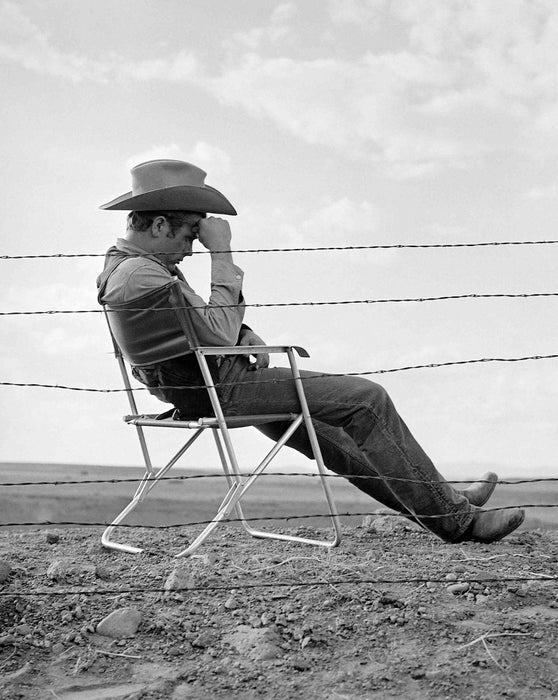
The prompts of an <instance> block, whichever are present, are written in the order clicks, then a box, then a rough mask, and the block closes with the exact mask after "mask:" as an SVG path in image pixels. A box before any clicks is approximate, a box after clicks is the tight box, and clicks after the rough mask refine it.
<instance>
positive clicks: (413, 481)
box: [0, 467, 558, 488]
mask: <svg viewBox="0 0 558 700" xmlns="http://www.w3.org/2000/svg"><path fill="white" fill-rule="evenodd" d="M124 468H126V467H124ZM238 476H240V477H241V478H249V477H251V476H253V472H240V473H239V475H238ZM262 476H263V477H284V476H286V477H307V478H312V479H318V478H321V477H322V476H323V477H325V478H327V479H346V478H347V476H344V475H343V474H323V475H322V474H319V473H318V472H263V473H262V474H260V475H259V476H258V478H261V477H262ZM226 478H227V475H226V474H224V473H215V474H213V473H208V474H179V475H176V476H162V477H160V478H157V477H156V476H152V477H147V478H146V477H145V476H136V477H126V478H122V479H118V478H110V479H64V480H55V481H6V482H0V488H2V487H5V486H6V487H9V486H68V485H75V484H82V485H83V484H128V483H138V482H139V481H146V482H147V483H150V482H157V483H160V482H163V481H189V480H192V479H226ZM351 479H354V480H357V481H360V480H363V481H366V480H368V481H404V482H406V483H408V484H431V483H438V482H433V481H428V480H425V479H408V478H405V477H401V476H377V475H375V474H355V475H354V476H353V475H351ZM446 481H447V483H448V484H479V483H480V484H491V483H493V482H492V481H490V480H485V479H459V480H446ZM542 482H550V483H552V482H558V477H555V476H547V477H537V478H533V479H511V480H506V479H498V481H497V482H496V483H497V485H498V486H503V485H507V486H518V485H521V484H537V483H542Z"/></svg>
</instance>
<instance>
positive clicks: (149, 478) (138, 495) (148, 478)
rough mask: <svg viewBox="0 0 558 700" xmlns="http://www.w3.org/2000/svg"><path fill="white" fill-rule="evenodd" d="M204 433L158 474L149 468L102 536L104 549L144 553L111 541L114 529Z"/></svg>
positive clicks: (186, 445) (197, 431) (131, 546)
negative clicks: (131, 496) (130, 497)
mask: <svg viewBox="0 0 558 700" xmlns="http://www.w3.org/2000/svg"><path fill="white" fill-rule="evenodd" d="M202 433H203V428H200V429H199V430H196V432H195V433H194V434H193V435H192V437H191V438H189V440H187V441H186V443H185V444H184V445H183V446H182V447H181V448H180V449H179V450H178V452H177V453H176V454H175V455H174V456H173V457H172V459H171V460H170V461H169V462H167V464H166V465H165V466H164V467H161V469H159V471H157V472H156V473H153V472H152V471H150V469H149V468H147V469H146V473H145V474H144V476H143V479H142V480H141V482H140V484H139V486H138V488H137V489H136V492H135V494H134V496H133V498H132V500H131V501H130V503H128V505H127V506H126V507H125V508H123V509H122V511H120V513H119V514H118V515H117V516H116V518H114V520H113V521H112V522H111V523H110V525H109V526H108V527H107V528H106V529H105V531H104V532H103V534H102V535H101V544H102V545H103V547H106V548H107V549H116V550H118V551H120V552H129V553H130V554H139V553H140V552H143V549H142V548H140V547H134V546H133V545H129V544H122V543H120V542H115V541H114V540H112V539H111V534H112V532H113V531H114V529H115V528H116V527H117V526H118V525H119V524H120V523H121V522H122V521H123V520H124V519H125V518H126V516H128V515H129V514H130V513H131V512H132V511H133V510H134V508H136V506H138V505H139V504H140V503H141V502H142V501H143V499H144V498H145V497H146V496H147V494H148V493H149V492H150V491H151V489H152V488H154V487H155V486H156V485H157V484H158V483H159V481H160V480H161V479H162V478H163V476H164V475H165V474H166V473H167V472H168V471H169V469H171V467H173V466H174V465H175V464H176V462H177V461H178V460H179V459H180V458H181V457H182V455H183V454H184V453H185V452H186V450H188V448H189V447H190V446H191V445H192V444H193V443H194V441H195V440H197V439H198V438H199V436H200V435H201V434H202ZM150 466H151V463H150V461H149V467H150Z"/></svg>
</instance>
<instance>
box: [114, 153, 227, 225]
mask: <svg viewBox="0 0 558 700" xmlns="http://www.w3.org/2000/svg"><path fill="white" fill-rule="evenodd" d="M130 172H131V173H132V191H131V192H127V193H126V194H123V195H121V196H120V197H117V198H116V199H113V200H112V201H111V202H107V203H106V204H102V205H101V207H100V208H101V209H124V210H126V211H197V212H202V213H211V214H232V215H235V214H236V209H235V208H234V207H233V205H232V204H231V203H230V202H229V200H228V199H227V198H226V197H225V196H224V195H222V194H221V192H219V190H216V189H214V188H213V187H210V186H209V185H206V184H204V182H205V176H206V175H207V173H206V172H205V171H203V170H202V169H201V168H198V167H196V166H195V165H192V164H191V163H186V162H185V161H183V160H148V161H147V162H146V163H140V164H139V165H136V166H134V167H133V168H132V170H131V171H130Z"/></svg>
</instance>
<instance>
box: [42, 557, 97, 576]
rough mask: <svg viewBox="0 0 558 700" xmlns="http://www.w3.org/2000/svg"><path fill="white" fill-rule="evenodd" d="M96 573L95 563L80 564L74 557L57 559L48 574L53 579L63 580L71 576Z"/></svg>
mask: <svg viewBox="0 0 558 700" xmlns="http://www.w3.org/2000/svg"><path fill="white" fill-rule="evenodd" d="M94 573H95V567H94V566H93V564H87V563H85V562H83V563H79V564H78V563H76V562H75V561H73V560H72V559H55V560H54V561H53V562H51V564H50V566H49V567H48V569H47V572H46V575H47V578H49V579H50V580H51V581H62V580H64V579H67V578H70V577H71V576H88V575H90V574H94Z"/></svg>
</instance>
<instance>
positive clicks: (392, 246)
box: [0, 239, 558, 260]
mask: <svg viewBox="0 0 558 700" xmlns="http://www.w3.org/2000/svg"><path fill="white" fill-rule="evenodd" d="M554 243H558V240H553V239H546V240H544V239H543V240H535V241H471V242H465V243H376V244H371V245H343V246H306V247H296V248H239V249H238V250H233V251H232V252H233V253H311V252H317V251H329V250H331V251H351V250H404V249H428V248H486V247H495V246H524V245H552V244H554ZM217 252H228V251H217ZM209 253H210V251H208V250H194V251H192V254H193V255H207V254H209ZM156 254H157V253H154V255H156ZM106 255H107V253H106V252H105V253H41V254H35V255H32V254H30V255H0V260H44V259H48V258H57V259H60V258H104V257H105V256H106ZM109 255H110V254H109Z"/></svg>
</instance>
